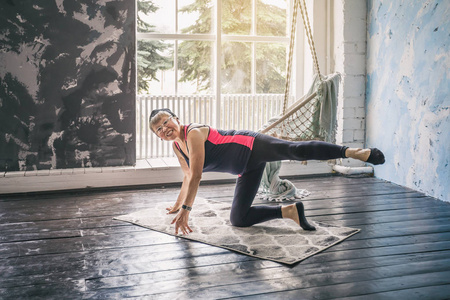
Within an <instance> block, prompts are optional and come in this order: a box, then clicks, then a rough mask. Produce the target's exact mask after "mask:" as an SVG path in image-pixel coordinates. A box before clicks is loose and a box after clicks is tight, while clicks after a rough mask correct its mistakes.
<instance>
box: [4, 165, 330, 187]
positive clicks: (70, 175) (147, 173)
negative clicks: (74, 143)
mask: <svg viewBox="0 0 450 300" xmlns="http://www.w3.org/2000/svg"><path fill="white" fill-rule="evenodd" d="M171 163H172V162H170V164H171ZM170 164H167V162H166V164H163V163H161V164H159V165H157V164H155V163H154V162H153V165H154V166H151V167H149V166H147V165H145V164H142V163H141V164H137V166H135V167H117V168H90V169H80V170H79V169H73V170H66V171H64V170H46V171H33V172H32V173H31V174H30V172H28V174H26V173H25V172H12V173H8V175H7V176H3V177H0V195H12V194H27V193H42V192H59V191H75V190H76V191H90V190H98V189H107V188H120V187H145V186H148V187H155V186H164V185H175V184H179V183H181V182H182V180H183V173H182V171H181V169H180V167H179V166H176V165H173V164H172V165H170ZM155 165H157V166H155ZM332 172H333V171H332V166H331V165H329V164H328V163H327V162H319V161H310V162H308V164H307V165H303V164H301V163H300V162H291V161H284V162H283V163H282V167H281V170H280V176H281V177H292V176H306V175H311V176H313V175H320V174H323V175H325V174H331V173H332ZM236 177H237V176H235V175H230V174H225V173H214V172H208V173H204V174H203V177H202V182H206V183H207V182H217V181H232V180H235V179H236Z"/></svg>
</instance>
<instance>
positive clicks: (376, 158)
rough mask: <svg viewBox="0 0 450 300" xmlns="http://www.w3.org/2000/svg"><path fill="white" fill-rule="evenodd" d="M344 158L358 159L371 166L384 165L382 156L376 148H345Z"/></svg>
mask: <svg viewBox="0 0 450 300" xmlns="http://www.w3.org/2000/svg"><path fill="white" fill-rule="evenodd" d="M345 156H346V157H350V158H354V159H359V160H361V161H364V162H368V163H371V164H373V165H381V164H384V154H383V152H381V151H380V150H379V149H377V148H368V149H359V148H347V149H346V150H345Z"/></svg>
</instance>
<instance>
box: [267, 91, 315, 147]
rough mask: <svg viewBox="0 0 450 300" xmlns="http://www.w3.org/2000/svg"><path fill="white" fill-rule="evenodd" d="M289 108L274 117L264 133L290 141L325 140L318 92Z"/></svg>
mask: <svg viewBox="0 0 450 300" xmlns="http://www.w3.org/2000/svg"><path fill="white" fill-rule="evenodd" d="M311 96H312V97H307V98H306V99H304V100H303V101H301V100H300V101H298V102H297V104H296V105H295V104H294V105H293V106H291V107H290V108H288V109H287V112H286V114H284V115H283V116H281V117H277V118H273V119H271V120H270V121H269V125H268V126H267V127H266V128H264V129H263V130H261V132H262V133H265V134H268V135H271V136H275V137H278V138H281V139H283V140H290V141H309V140H324V137H323V136H321V135H320V128H319V121H320V119H319V118H320V101H319V99H318V97H316V94H315V93H314V94H313V95H311Z"/></svg>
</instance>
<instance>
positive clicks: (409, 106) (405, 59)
mask: <svg viewBox="0 0 450 300" xmlns="http://www.w3.org/2000/svg"><path fill="white" fill-rule="evenodd" d="M367 8H368V40H367V51H368V54H367V85H366V101H367V103H366V109H367V119H366V120H367V121H366V122H367V124H366V128H367V132H366V137H367V138H366V144H367V146H369V147H370V146H376V147H379V148H380V149H382V150H383V151H384V152H385V155H386V159H387V163H386V164H385V165H383V166H377V167H376V169H375V175H376V176H377V177H379V178H382V179H385V180H388V181H391V182H394V183H397V184H400V185H403V186H407V187H410V188H413V189H415V190H419V191H422V192H425V193H426V194H428V195H431V196H433V197H436V198H439V199H442V200H445V201H450V188H449V186H450V171H449V170H450V166H449V160H450V125H449V124H450V118H449V115H450V108H449V106H450V93H449V90H450V81H449V69H450V47H449V42H450V26H449V20H450V17H449V16H450V1H448V0H442V1H438V0H434V1H410V0H403V1H401V0H396V1H380V0H373V1H368V5H367Z"/></svg>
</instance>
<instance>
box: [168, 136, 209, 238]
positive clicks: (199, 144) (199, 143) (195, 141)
mask: <svg viewBox="0 0 450 300" xmlns="http://www.w3.org/2000/svg"><path fill="white" fill-rule="evenodd" d="M206 138H207V135H206V134H205V132H204V131H202V130H201V129H193V130H191V131H190V132H189V136H188V139H187V145H188V148H189V176H187V178H186V179H187V180H186V194H185V195H183V196H184V201H183V204H184V205H186V206H190V207H192V205H193V204H194V200H195V196H196V195H197V191H198V187H199V185H200V180H201V179H202V173H203V165H204V162H205V140H206ZM183 184H184V181H183ZM188 220H189V211H188V210H186V209H181V210H180V211H179V212H178V214H177V216H176V217H175V219H174V220H173V221H172V224H173V223H175V234H178V229H180V230H181V232H182V233H183V234H188V233H189V232H192V229H191V228H190V227H189V225H188Z"/></svg>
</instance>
